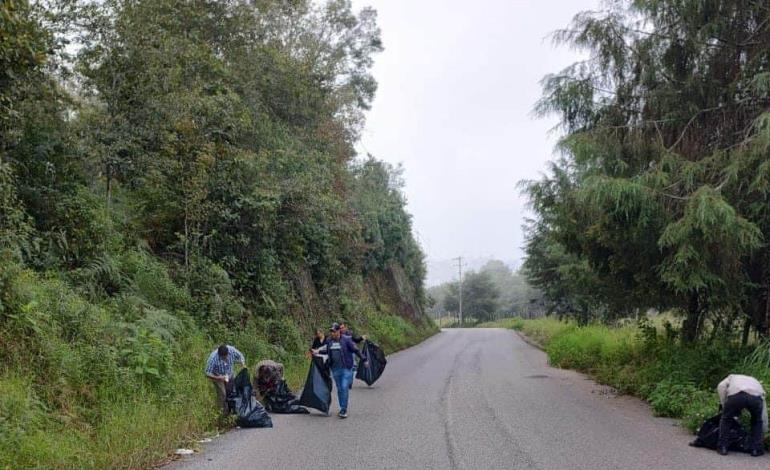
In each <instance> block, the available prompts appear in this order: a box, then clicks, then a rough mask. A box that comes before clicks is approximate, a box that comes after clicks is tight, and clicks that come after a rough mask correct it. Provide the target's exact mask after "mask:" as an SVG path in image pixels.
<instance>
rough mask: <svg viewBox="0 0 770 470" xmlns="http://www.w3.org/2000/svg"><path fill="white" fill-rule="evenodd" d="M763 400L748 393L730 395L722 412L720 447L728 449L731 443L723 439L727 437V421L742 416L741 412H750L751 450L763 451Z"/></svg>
mask: <svg viewBox="0 0 770 470" xmlns="http://www.w3.org/2000/svg"><path fill="white" fill-rule="evenodd" d="M762 406H763V403H762V398H761V397H755V396H754V395H749V394H748V393H746V392H740V393H736V394H735V395H730V396H729V397H727V400H725V404H724V409H723V410H722V422H721V423H720V426H719V446H720V447H727V446H728V445H729V442H727V441H726V437H725V439H723V438H722V436H727V430H728V429H729V428H728V425H727V421H728V420H730V419H733V418H734V417H736V416H740V415H741V411H743V410H749V413H750V414H751V433H750V434H749V449H750V450H754V449H757V450H761V449H762V438H763V437H764V436H762Z"/></svg>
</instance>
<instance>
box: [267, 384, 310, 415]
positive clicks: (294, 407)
mask: <svg viewBox="0 0 770 470" xmlns="http://www.w3.org/2000/svg"><path fill="white" fill-rule="evenodd" d="M262 396H263V397H264V402H265V409H266V410H267V411H269V412H271V413H278V414H307V413H310V411H308V410H307V408H305V407H302V406H300V404H299V399H298V398H297V396H296V395H295V394H294V393H293V392H292V391H291V390H290V389H289V386H288V385H286V381H285V380H283V379H281V381H279V382H278V384H277V385H276V386H275V387H274V388H273V389H272V390H268V391H267V392H265V393H264V394H263V395H262Z"/></svg>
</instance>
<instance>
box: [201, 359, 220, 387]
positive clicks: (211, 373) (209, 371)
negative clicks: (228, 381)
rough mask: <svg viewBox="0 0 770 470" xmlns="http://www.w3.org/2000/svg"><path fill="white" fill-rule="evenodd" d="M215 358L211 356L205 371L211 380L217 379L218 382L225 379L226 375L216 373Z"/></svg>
mask: <svg viewBox="0 0 770 470" xmlns="http://www.w3.org/2000/svg"><path fill="white" fill-rule="evenodd" d="M214 362H215V361H214V358H212V357H209V359H208V361H206V368H205V369H203V373H204V374H206V377H208V378H210V379H211V380H216V381H218V382H221V381H223V380H225V378H224V376H221V375H217V374H215V373H214Z"/></svg>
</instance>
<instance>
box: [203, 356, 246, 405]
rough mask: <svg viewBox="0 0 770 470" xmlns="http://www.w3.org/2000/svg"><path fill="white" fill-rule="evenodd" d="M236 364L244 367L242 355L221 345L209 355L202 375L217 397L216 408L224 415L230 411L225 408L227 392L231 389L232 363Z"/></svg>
mask: <svg viewBox="0 0 770 470" xmlns="http://www.w3.org/2000/svg"><path fill="white" fill-rule="evenodd" d="M234 362H238V363H240V364H241V365H243V367H246V358H244V357H243V353H241V352H240V351H238V350H237V349H235V348H234V347H232V346H230V345H227V344H223V345H221V346H219V347H218V348H217V349H215V350H213V351H212V352H211V354H209V359H208V361H206V368H205V369H204V373H205V374H206V377H208V379H209V380H211V383H212V384H213V385H214V390H215V391H216V396H217V398H216V399H217V406H218V407H219V409H220V410H221V411H222V414H223V415H226V414H227V413H228V412H229V411H230V410H229V409H228V407H227V392H228V390H230V389H232V383H233V381H232V378H233V363H234Z"/></svg>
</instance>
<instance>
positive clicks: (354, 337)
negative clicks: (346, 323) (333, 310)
mask: <svg viewBox="0 0 770 470" xmlns="http://www.w3.org/2000/svg"><path fill="white" fill-rule="evenodd" d="M343 336H347V337H349V338H350V339H352V340H353V342H354V343H356V344H359V343H360V342H361V341H363V340H364V337H363V336H358V335H357V334H355V333H353V332H352V331H350V330H346V331H345V333H343Z"/></svg>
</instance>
